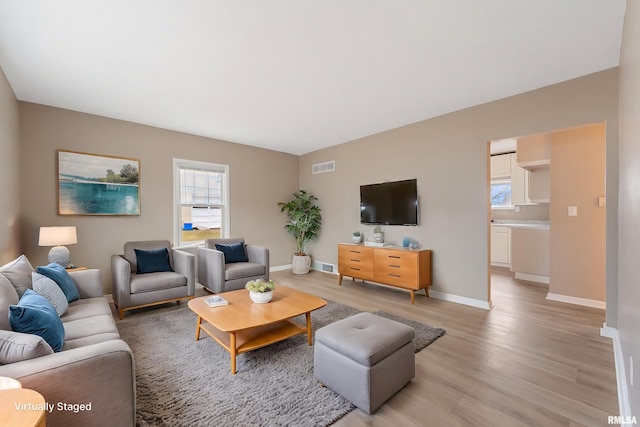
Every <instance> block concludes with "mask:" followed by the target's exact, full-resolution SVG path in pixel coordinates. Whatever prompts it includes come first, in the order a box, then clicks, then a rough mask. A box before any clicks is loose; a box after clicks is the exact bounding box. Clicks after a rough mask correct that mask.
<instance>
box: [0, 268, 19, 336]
mask: <svg viewBox="0 0 640 427" xmlns="http://www.w3.org/2000/svg"><path fill="white" fill-rule="evenodd" d="M18 300H19V299H18V293H17V292H16V288H14V287H13V285H12V284H11V282H10V281H9V279H7V278H6V277H4V276H3V275H2V274H0V329H3V330H5V331H10V330H11V324H10V323H9V306H10V305H15V304H17V303H18Z"/></svg>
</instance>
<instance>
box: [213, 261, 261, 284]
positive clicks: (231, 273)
mask: <svg viewBox="0 0 640 427" xmlns="http://www.w3.org/2000/svg"><path fill="white" fill-rule="evenodd" d="M266 272H267V267H265V266H264V265H262V264H256V263H255V262H243V263H239V264H230V265H227V268H226V269H225V272H224V279H225V280H233V279H242V278H243V277H252V276H260V275H262V274H266Z"/></svg>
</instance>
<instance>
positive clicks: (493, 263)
mask: <svg viewBox="0 0 640 427" xmlns="http://www.w3.org/2000/svg"><path fill="white" fill-rule="evenodd" d="M502 234H505V233H502ZM491 266H492V267H504V268H511V263H509V262H498V261H491Z"/></svg>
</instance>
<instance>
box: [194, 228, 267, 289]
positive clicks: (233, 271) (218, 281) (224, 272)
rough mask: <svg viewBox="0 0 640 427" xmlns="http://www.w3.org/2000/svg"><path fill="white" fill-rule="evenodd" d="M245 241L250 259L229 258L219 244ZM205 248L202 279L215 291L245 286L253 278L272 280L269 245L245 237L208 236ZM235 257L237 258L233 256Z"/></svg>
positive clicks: (200, 254) (200, 259)
mask: <svg viewBox="0 0 640 427" xmlns="http://www.w3.org/2000/svg"><path fill="white" fill-rule="evenodd" d="M238 243H241V244H242V247H243V248H244V255H246V259H247V261H246V262H242V261H241V262H228V261H229V259H226V258H225V255H224V253H223V252H222V251H219V250H217V249H216V244H218V245H226V246H228V245H232V244H238ZM204 246H205V247H204V248H198V282H200V283H201V284H202V285H203V286H204V288H205V289H206V290H208V291H209V292H213V293H220V292H227V291H233V290H236V289H242V288H244V285H245V284H246V283H247V282H248V281H250V280H255V279H259V278H262V279H264V280H269V249H267V248H264V247H261V246H255V245H247V244H245V242H244V239H243V238H241V237H240V238H235V239H207V240H205V242H204ZM232 261H235V260H232Z"/></svg>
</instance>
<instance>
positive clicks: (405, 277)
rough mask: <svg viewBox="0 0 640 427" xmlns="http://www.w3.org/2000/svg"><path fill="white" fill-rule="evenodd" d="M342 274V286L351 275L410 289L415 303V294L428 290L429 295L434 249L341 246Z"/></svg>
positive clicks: (340, 270)
mask: <svg viewBox="0 0 640 427" xmlns="http://www.w3.org/2000/svg"><path fill="white" fill-rule="evenodd" d="M338 273H339V274H340V279H339V280H340V282H339V284H340V285H342V278H343V277H344V276H349V277H351V278H353V279H362V280H370V281H373V282H377V283H382V284H384V285H389V286H395V287H397V288H402V289H407V290H409V291H410V292H411V304H415V291H417V290H420V289H424V290H425V293H426V295H427V296H429V285H431V250H429V249H405V248H398V247H374V246H365V245H362V244H353V243H339V244H338Z"/></svg>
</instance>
